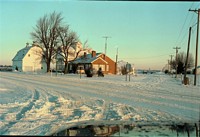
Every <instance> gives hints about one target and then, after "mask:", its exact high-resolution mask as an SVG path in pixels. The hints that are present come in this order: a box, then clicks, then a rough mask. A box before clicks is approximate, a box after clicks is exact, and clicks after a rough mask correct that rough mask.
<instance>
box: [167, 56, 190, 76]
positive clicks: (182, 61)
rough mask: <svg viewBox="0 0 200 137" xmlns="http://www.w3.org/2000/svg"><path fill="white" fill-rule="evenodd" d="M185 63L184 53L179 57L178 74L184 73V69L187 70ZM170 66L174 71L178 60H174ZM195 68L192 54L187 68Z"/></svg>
mask: <svg viewBox="0 0 200 137" xmlns="http://www.w3.org/2000/svg"><path fill="white" fill-rule="evenodd" d="M185 61H186V54H185V53H184V52H181V53H179V54H178V55H177V64H178V67H177V72H178V73H183V71H184V68H185ZM170 65H171V67H172V69H176V60H172V62H170ZM192 67H194V58H193V56H192V54H191V53H190V54H189V57H188V65H187V68H192Z"/></svg>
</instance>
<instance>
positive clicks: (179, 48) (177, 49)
mask: <svg viewBox="0 0 200 137" xmlns="http://www.w3.org/2000/svg"><path fill="white" fill-rule="evenodd" d="M174 49H176V77H175V78H177V67H178V64H177V54H178V49H180V47H177V46H176V47H175V48H174Z"/></svg>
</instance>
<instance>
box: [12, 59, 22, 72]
mask: <svg viewBox="0 0 200 137" xmlns="http://www.w3.org/2000/svg"><path fill="white" fill-rule="evenodd" d="M16 67H17V69H18V71H22V61H13V63H12V70H13V71H15V70H16Z"/></svg>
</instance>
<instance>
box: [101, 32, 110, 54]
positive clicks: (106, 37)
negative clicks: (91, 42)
mask: <svg viewBox="0 0 200 137" xmlns="http://www.w3.org/2000/svg"><path fill="white" fill-rule="evenodd" d="M103 38H105V57H106V51H107V39H108V38H111V37H109V36H103Z"/></svg>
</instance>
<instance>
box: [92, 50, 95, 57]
mask: <svg viewBox="0 0 200 137" xmlns="http://www.w3.org/2000/svg"><path fill="white" fill-rule="evenodd" d="M95 56H96V51H94V50H93V51H92V58H93V57H95Z"/></svg>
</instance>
